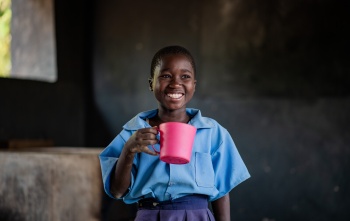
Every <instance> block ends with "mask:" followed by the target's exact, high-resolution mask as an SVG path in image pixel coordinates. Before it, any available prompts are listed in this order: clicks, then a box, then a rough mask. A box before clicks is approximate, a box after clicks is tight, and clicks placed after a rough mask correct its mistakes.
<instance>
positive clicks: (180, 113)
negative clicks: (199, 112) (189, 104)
mask: <svg viewBox="0 0 350 221" xmlns="http://www.w3.org/2000/svg"><path fill="white" fill-rule="evenodd" d="M149 121H150V124H151V126H159V124H161V123H165V122H181V123H188V122H189V121H190V116H188V115H187V113H186V109H184V110H176V111H164V110H160V109H158V113H157V115H156V116H154V117H152V118H151V119H149Z"/></svg>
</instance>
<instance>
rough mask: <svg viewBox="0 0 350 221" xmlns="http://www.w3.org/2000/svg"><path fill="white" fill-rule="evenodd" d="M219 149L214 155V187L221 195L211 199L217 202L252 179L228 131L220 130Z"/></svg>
mask: <svg viewBox="0 0 350 221" xmlns="http://www.w3.org/2000/svg"><path fill="white" fill-rule="evenodd" d="M217 135H218V137H219V142H218V148H217V149H216V150H215V151H214V152H213V153H212V163H213V168H214V172H215V178H214V183H215V184H214V185H215V187H216V188H217V189H218V191H219V193H218V194H217V195H216V196H213V197H211V198H210V201H213V200H216V199H218V198H220V197H222V196H224V195H226V194H227V193H229V192H230V191H231V190H232V189H233V188H234V187H236V186H237V185H238V184H240V183H241V182H243V181H244V180H246V179H248V178H249V177H250V174H249V172H248V169H247V167H246V165H245V164H244V162H243V160H242V158H241V156H240V154H239V152H238V150H237V148H236V145H235V143H234V141H233V140H232V138H231V136H230V134H229V133H228V131H227V130H226V129H224V128H222V127H221V128H219V131H218V134H217Z"/></svg>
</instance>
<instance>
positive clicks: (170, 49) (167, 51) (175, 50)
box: [151, 45, 196, 78]
mask: <svg viewBox="0 0 350 221" xmlns="http://www.w3.org/2000/svg"><path fill="white" fill-rule="evenodd" d="M176 54H181V55H184V56H186V57H187V58H188V60H190V63H191V65H192V68H193V70H194V74H196V64H195V62H194V58H193V56H192V54H191V53H190V52H189V51H188V50H187V49H186V48H184V47H182V46H178V45H172V46H167V47H164V48H162V49H160V50H159V51H158V52H157V53H156V54H155V55H154V56H153V59H152V63H151V77H152V78H153V76H154V70H155V69H156V67H157V66H158V65H159V64H160V61H161V60H162V57H163V56H166V55H176Z"/></svg>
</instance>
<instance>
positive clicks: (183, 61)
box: [159, 54, 193, 69]
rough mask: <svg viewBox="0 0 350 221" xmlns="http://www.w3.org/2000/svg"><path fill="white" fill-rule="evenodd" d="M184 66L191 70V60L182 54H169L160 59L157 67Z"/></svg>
mask: <svg viewBox="0 0 350 221" xmlns="http://www.w3.org/2000/svg"><path fill="white" fill-rule="evenodd" d="M167 65H185V66H190V67H191V68H192V69H193V65H192V62H191V59H190V58H189V57H187V56H186V55H183V54H169V55H165V56H162V57H161V60H160V62H159V66H167Z"/></svg>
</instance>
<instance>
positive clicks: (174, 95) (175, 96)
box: [167, 94, 182, 99]
mask: <svg viewBox="0 0 350 221" xmlns="http://www.w3.org/2000/svg"><path fill="white" fill-rule="evenodd" d="M167 95H168V96H169V97H171V98H175V99H177V98H180V97H182V94H167Z"/></svg>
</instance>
